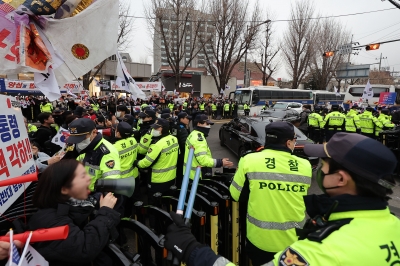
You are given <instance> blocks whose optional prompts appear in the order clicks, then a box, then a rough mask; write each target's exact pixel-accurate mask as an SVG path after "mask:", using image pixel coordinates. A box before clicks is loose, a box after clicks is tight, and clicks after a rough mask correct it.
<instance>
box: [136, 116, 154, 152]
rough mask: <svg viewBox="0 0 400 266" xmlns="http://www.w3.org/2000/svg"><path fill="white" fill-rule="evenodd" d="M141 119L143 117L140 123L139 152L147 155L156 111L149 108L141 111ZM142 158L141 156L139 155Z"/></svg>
mask: <svg viewBox="0 0 400 266" xmlns="http://www.w3.org/2000/svg"><path fill="white" fill-rule="evenodd" d="M139 119H141V122H142V123H141V124H140V130H139V132H140V142H139V147H138V153H139V154H141V155H145V154H146V153H147V149H148V148H149V146H150V143H151V138H152V135H151V125H152V124H154V121H155V119H156V112H154V111H153V110H151V109H149V108H147V109H145V110H144V111H143V112H141V113H139ZM139 158H140V156H139Z"/></svg>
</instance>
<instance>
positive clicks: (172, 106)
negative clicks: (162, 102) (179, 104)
mask: <svg viewBox="0 0 400 266" xmlns="http://www.w3.org/2000/svg"><path fill="white" fill-rule="evenodd" d="M174 107H175V104H174V102H173V101H172V100H171V102H170V103H169V104H168V108H169V110H170V111H171V112H172V111H173V110H174Z"/></svg>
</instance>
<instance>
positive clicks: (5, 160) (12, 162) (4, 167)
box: [0, 95, 36, 213]
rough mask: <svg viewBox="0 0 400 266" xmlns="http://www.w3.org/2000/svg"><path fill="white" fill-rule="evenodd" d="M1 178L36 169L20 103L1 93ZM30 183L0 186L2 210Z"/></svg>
mask: <svg viewBox="0 0 400 266" xmlns="http://www.w3.org/2000/svg"><path fill="white" fill-rule="evenodd" d="M0 105H1V106H3V108H2V112H1V114H0V140H1V142H0V181H2V180H7V179H11V178H14V177H18V176H22V175H27V174H31V173H35V172H36V165H35V162H34V160H33V155H32V151H31V145H30V142H29V138H28V133H27V131H26V128H25V124H24V119H23V117H22V112H21V110H20V108H19V102H17V101H15V100H14V98H13V97H10V96H5V95H0ZM29 184H30V182H27V183H22V184H16V185H10V186H5V187H0V213H4V212H5V211H6V210H7V209H8V208H9V207H10V206H11V204H13V203H14V201H16V200H17V199H18V197H19V196H20V195H21V194H22V193H23V192H24V189H25V188H26V187H28V185H29Z"/></svg>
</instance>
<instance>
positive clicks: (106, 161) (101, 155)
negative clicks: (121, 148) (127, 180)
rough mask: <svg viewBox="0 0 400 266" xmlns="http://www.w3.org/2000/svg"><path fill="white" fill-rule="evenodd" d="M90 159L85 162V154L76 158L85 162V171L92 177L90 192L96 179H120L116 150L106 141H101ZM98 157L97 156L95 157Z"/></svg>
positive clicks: (119, 166)
mask: <svg viewBox="0 0 400 266" xmlns="http://www.w3.org/2000/svg"><path fill="white" fill-rule="evenodd" d="M91 155H92V158H89V160H85V157H86V153H82V154H81V155H79V156H78V158H76V159H77V160H78V161H81V162H83V161H86V162H85V163H84V164H85V169H86V171H87V173H88V174H89V175H90V176H91V177H92V180H91V182H90V186H89V188H90V190H91V191H93V189H94V183H96V180H97V179H100V178H106V179H119V178H121V164H120V160H119V156H118V151H117V149H116V148H115V147H114V146H113V145H112V144H111V143H110V142H108V141H107V140H105V139H101V140H100V142H99V143H97V145H96V147H95V148H94V149H93V152H92V153H91ZM95 155H98V156H95ZM95 160H96V161H95Z"/></svg>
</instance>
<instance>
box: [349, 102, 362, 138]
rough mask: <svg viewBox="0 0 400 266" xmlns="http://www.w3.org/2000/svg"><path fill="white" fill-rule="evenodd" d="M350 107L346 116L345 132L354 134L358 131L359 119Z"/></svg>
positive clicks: (355, 111)
mask: <svg viewBox="0 0 400 266" xmlns="http://www.w3.org/2000/svg"><path fill="white" fill-rule="evenodd" d="M355 108H356V107H354V108H353V107H352V108H351V109H350V111H349V112H348V113H347V114H346V132H349V133H356V132H357V131H358V130H359V129H360V118H359V116H358V112H357V110H356V109H355Z"/></svg>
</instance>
